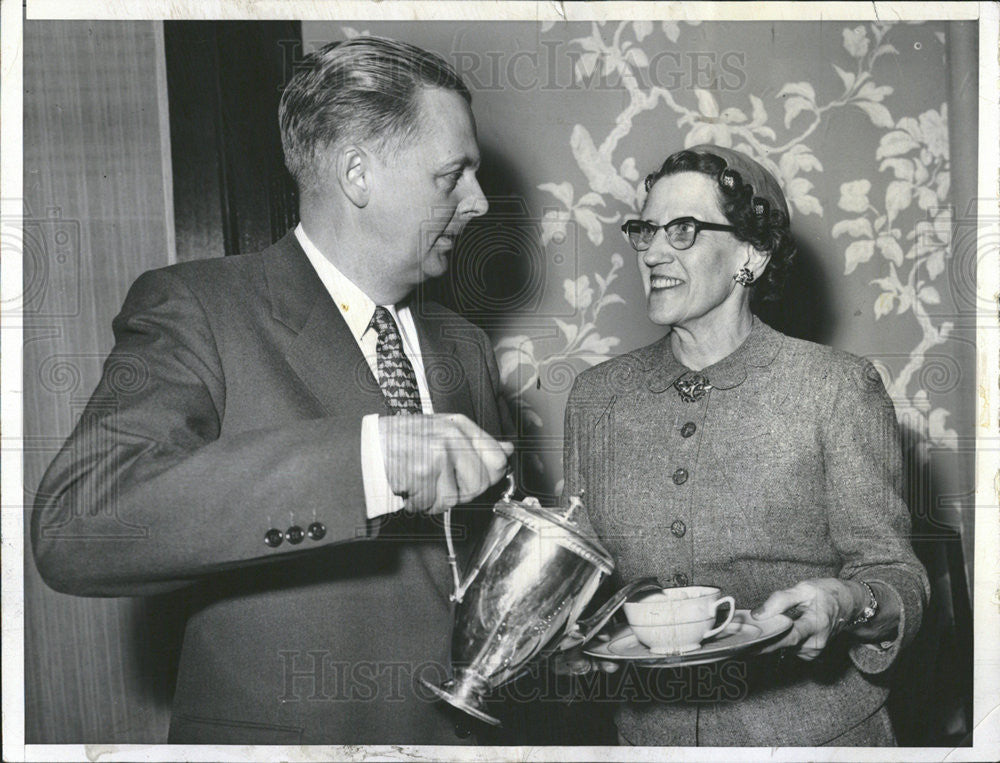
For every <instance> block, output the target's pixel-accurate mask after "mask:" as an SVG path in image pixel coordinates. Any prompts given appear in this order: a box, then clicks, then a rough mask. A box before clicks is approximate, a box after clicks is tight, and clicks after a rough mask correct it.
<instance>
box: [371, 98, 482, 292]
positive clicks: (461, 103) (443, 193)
mask: <svg viewBox="0 0 1000 763" xmlns="http://www.w3.org/2000/svg"><path fill="white" fill-rule="evenodd" d="M419 98H420V107H421V114H420V118H419V119H420V122H419V125H418V128H417V132H416V134H414V135H413V136H411V137H410V138H409V140H408V142H407V143H406V145H404V146H403V147H402V148H401V149H399V150H398V151H397V152H396V153H395V154H386V155H384V156H382V157H375V158H374V168H373V169H374V171H373V175H372V177H373V181H372V183H373V187H372V194H371V200H370V203H369V208H368V210H367V212H368V214H367V218H368V220H369V224H370V226H371V233H372V235H373V236H374V238H375V239H376V251H375V253H374V257H375V258H376V260H377V262H378V267H379V270H380V271H381V272H380V273H379V275H380V277H381V278H382V279H383V280H384V282H385V283H386V285H391V286H393V287H394V289H395V291H397V292H398V293H399V294H400V295H401V296H400V299H401V298H402V297H403V296H405V295H406V294H408V293H409V292H410V291H412V290H413V288H414V287H416V286H417V285H418V284H420V283H422V282H423V281H425V280H427V279H428V278H434V277H436V276H440V275H441V274H443V273H444V272H445V271H446V270H447V269H448V256H449V254H450V253H451V251H452V249H453V248H454V246H455V241H456V239H457V238H458V235H459V233H461V231H462V229H463V228H464V227H465V225H466V223H467V222H468V221H469V220H471V219H472V218H473V217H478V216H479V215H482V214H485V212H486V210H487V208H488V206H489V205H488V203H487V201H486V197H485V196H484V195H483V191H482V189H481V188H480V187H479V183H478V182H477V180H476V170H477V169H478V168H479V146H478V145H477V143H476V125H475V122H474V121H473V118H472V112H471V110H470V109H469V106H468V104H467V103H466V102H465V100H464V99H463V98H462V96H460V95H459V94H458V93H456V92H453V91H451V90H444V89H438V88H435V89H425V90H423V91H422V92H421V93H420V95H419Z"/></svg>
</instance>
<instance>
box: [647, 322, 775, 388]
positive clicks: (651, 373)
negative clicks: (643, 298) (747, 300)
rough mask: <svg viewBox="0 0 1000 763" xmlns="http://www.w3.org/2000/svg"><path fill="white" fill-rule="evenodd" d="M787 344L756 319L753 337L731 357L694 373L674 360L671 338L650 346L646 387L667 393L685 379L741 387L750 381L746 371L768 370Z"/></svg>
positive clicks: (714, 385)
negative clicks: (688, 377) (754, 369)
mask: <svg viewBox="0 0 1000 763" xmlns="http://www.w3.org/2000/svg"><path fill="white" fill-rule="evenodd" d="M783 341H784V335H783V334H781V333H779V332H777V331H775V330H774V329H772V328H771V327H770V326H768V325H767V324H766V323H764V322H763V321H762V320H760V319H759V318H757V317H756V316H755V317H754V319H753V325H752V326H751V328H750V333H749V334H748V335H747V338H746V339H745V340H743V343H742V344H741V345H740V346H739V347H737V348H736V349H735V350H733V351H732V352H731V353H730V354H729V355H727V356H726V357H724V358H722V360H719V361H717V362H715V363H713V364H712V365H710V366H708V367H707V368H703V369H702V370H700V371H692V370H691V369H690V368H688V367H687V366H685V365H684V364H683V363H681V362H680V361H678V360H677V358H675V357H674V353H673V351H672V350H671V349H670V334H667V335H666V336H664V337H663V339H661V340H660V341H659V342H656V343H655V344H653V345H650V346H649V347H648V348H646V349H647V350H648V352H647V353H644V354H645V355H646V357H645V358H643V360H644V361H645V362H644V363H643V365H644V366H645V367H646V370H647V379H646V387H647V389H649V391H650V392H657V393H658V392H664V391H666V390H668V389H670V388H671V387H673V386H674V383H675V382H676V381H677V380H678V379H680V378H681V377H683V376H686V375H691V376H696V375H697V376H702V377H705V378H706V379H707V380H708V383H709V384H710V385H711V386H712V388H714V389H732V388H733V387H738V386H739V385H740V384H742V383H743V382H744V381H746V378H747V368H748V367H755V368H763V367H766V366H769V365H770V364H771V362H772V361H773V360H774V358H775V357H776V356H777V354H778V351H779V350H780V349H781V344H782V342H783Z"/></svg>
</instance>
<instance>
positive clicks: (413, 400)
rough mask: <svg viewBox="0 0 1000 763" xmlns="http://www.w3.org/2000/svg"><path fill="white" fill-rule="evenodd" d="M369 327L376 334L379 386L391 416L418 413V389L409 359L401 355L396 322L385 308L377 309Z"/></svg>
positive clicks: (401, 346)
mask: <svg viewBox="0 0 1000 763" xmlns="http://www.w3.org/2000/svg"><path fill="white" fill-rule="evenodd" d="M370 325H371V327H372V328H374V329H375V331H377V332H378V347H377V350H376V353H377V356H378V385H379V386H380V387H381V388H382V395H383V396H384V397H385V402H386V404H387V405H388V406H389V409H390V410H391V411H392V412H393V414H397V413H420V412H421V411H422V410H423V409H422V408H421V406H420V389H419V388H418V387H417V375H416V374H415V373H414V372H413V366H412V365H411V363H410V359H409V358H407V357H406V354H405V353H404V352H403V339H402V337H401V336H400V335H399V329H398V328H397V326H396V321H395V320H393V318H392V313H390V312H389V311H388V310H387V309H386V308H384V307H382V306H381V305H378V306H376V307H375V315H373V316H372V322H371V324H370Z"/></svg>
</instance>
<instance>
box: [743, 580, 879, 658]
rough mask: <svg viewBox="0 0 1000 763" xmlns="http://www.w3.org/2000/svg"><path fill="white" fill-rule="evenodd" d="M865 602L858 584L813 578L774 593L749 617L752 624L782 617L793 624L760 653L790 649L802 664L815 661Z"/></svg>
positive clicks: (865, 595) (848, 581)
mask: <svg viewBox="0 0 1000 763" xmlns="http://www.w3.org/2000/svg"><path fill="white" fill-rule="evenodd" d="M867 601H868V594H867V591H866V590H865V588H864V586H862V585H861V584H860V583H857V582H855V581H853V580H841V579H840V578H814V579H812V580H803V581H802V582H801V583H798V584H796V585H794V586H792V587H791V588H785V589H783V590H781V591H775V592H774V593H772V594H771V595H770V596H769V597H768V598H767V600H766V601H765V602H764V603H763V604H761V605H760V606H759V607H756V608H755V609H754V610H753V611H752V612H751V613H750V614H751V615H752V616H753V618H754V619H755V620H764V619H767V618H769V617H774V616H775V615H779V614H786V615H788V616H789V617H791V618H792V619H793V620H794V621H795V624H794V625H793V626H792V629H791V630H790V631H789V632H788V633H787V634H786V635H785V637H784V638H782V639H781V640H780V641H778V642H776V643H774V644H771V645H770V646H768V647H767V648H766V649H763V650H762V652H773V651H776V650H778V649H791V650H793V651H795V654H796V655H797V656H798V657H800V658H801V659H803V660H815V659H816V658H817V657H819V656H820V655H821V654H822V653H823V650H824V649H825V648H826V645H827V644H828V643H829V642H830V640H831V639H832V638H833V637H834V636H836V635H837V633H839V632H840V630H841V629H842V628H843V627H844V625H846V624H847V623H849V622H851V621H852V620H853V619H854V618H855V617H857V616H858V615H859V614H860V613H861V612H862V610H863V609H864V607H865V605H866V603H867Z"/></svg>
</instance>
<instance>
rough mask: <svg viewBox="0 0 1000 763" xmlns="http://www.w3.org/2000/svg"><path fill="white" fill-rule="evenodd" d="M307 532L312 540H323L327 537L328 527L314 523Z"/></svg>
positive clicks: (320, 523)
mask: <svg viewBox="0 0 1000 763" xmlns="http://www.w3.org/2000/svg"><path fill="white" fill-rule="evenodd" d="M307 532H308V534H309V537H310V538H311V539H312V540H323V537H324V536H325V535H326V527H325V526H324V525H323V523H322V522H313V523H312V524H311V525H309V529H308V530H307Z"/></svg>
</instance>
